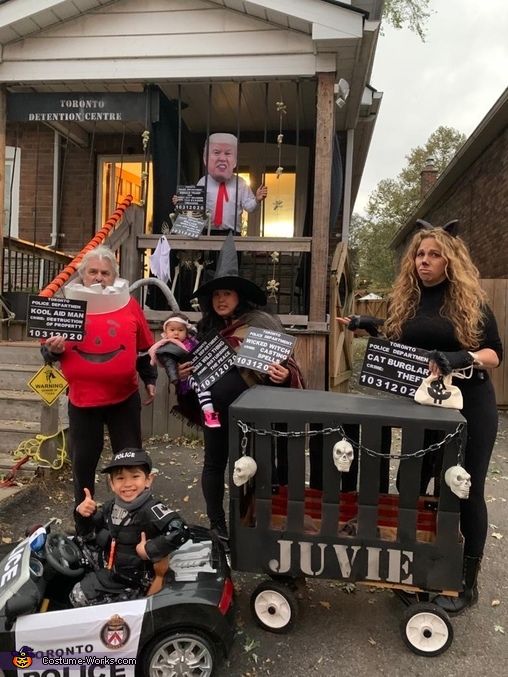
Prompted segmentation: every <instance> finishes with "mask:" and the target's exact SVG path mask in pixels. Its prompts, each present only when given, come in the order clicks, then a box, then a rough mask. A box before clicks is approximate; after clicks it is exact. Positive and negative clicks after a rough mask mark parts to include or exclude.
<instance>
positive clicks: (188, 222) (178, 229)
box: [170, 214, 206, 238]
mask: <svg viewBox="0 0 508 677" xmlns="http://www.w3.org/2000/svg"><path fill="white" fill-rule="evenodd" d="M205 223H206V221H205V220H204V219H200V218H198V217H196V216H185V215H184V214H178V216H177V217H176V219H175V222H174V223H173V227H172V228H171V233H170V235H180V236H182V237H191V238H197V237H199V236H200V235H201V233H202V232H203V228H204V226H205Z"/></svg>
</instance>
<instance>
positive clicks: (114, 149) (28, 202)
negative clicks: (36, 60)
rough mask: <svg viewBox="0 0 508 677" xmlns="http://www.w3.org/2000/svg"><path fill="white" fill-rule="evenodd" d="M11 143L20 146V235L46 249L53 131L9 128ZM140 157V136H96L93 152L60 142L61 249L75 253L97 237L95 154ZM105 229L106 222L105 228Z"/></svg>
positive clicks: (28, 126) (32, 126) (42, 127)
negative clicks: (122, 154)
mask: <svg viewBox="0 0 508 677" xmlns="http://www.w3.org/2000/svg"><path fill="white" fill-rule="evenodd" d="M7 145H9V146H16V145H17V146H18V147H19V148H21V165H20V184H21V185H20V205H19V237H20V238H23V239H27V240H30V241H33V240H34V239H35V241H36V242H37V243H38V244H41V245H48V244H49V243H50V240H51V228H52V218H53V153H54V132H53V131H52V130H51V129H50V128H49V127H47V126H45V125H37V124H24V125H13V124H10V125H9V124H8V125H7ZM122 146H123V153H124V157H125V159H126V161H127V159H128V157H129V155H131V154H141V153H142V144H141V137H140V136H133V137H125V138H124V139H123V140H122V135H121V134H114V135H113V134H100V135H99V134H96V135H95V137H94V145H93V148H92V149H90V148H79V147H78V146H76V145H74V144H73V143H70V142H67V141H66V139H65V138H62V144H61V181H60V191H59V205H58V208H59V211H60V233H61V234H62V237H61V239H60V240H59V244H58V248H59V249H60V250H62V251H65V252H69V253H71V254H73V253H77V252H78V251H79V250H80V249H81V248H82V247H83V246H84V245H85V244H86V243H87V242H88V240H90V238H91V237H93V234H94V232H95V212H96V195H97V156H98V155H120V154H121V152H122ZM101 225H102V224H101Z"/></svg>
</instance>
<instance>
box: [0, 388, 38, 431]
mask: <svg viewBox="0 0 508 677" xmlns="http://www.w3.org/2000/svg"><path fill="white" fill-rule="evenodd" d="M0 402H1V403H2V411H3V412H4V413H8V415H9V420H11V421H17V420H19V421H28V422H29V423H37V424H39V422H40V420H41V398H40V397H39V396H38V395H36V394H35V393H32V392H26V391H20V390H6V389H0Z"/></svg>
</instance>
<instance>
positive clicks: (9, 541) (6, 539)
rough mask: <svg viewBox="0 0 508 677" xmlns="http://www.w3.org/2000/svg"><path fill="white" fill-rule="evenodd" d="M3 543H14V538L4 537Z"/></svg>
mask: <svg viewBox="0 0 508 677" xmlns="http://www.w3.org/2000/svg"><path fill="white" fill-rule="evenodd" d="M2 543H12V538H10V537H9V536H3V538H2Z"/></svg>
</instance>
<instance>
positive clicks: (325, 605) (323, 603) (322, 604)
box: [319, 602, 331, 609]
mask: <svg viewBox="0 0 508 677" xmlns="http://www.w3.org/2000/svg"><path fill="white" fill-rule="evenodd" d="M319 603H320V604H321V606H324V608H325V609H329V608H330V607H331V604H330V602H319Z"/></svg>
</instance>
